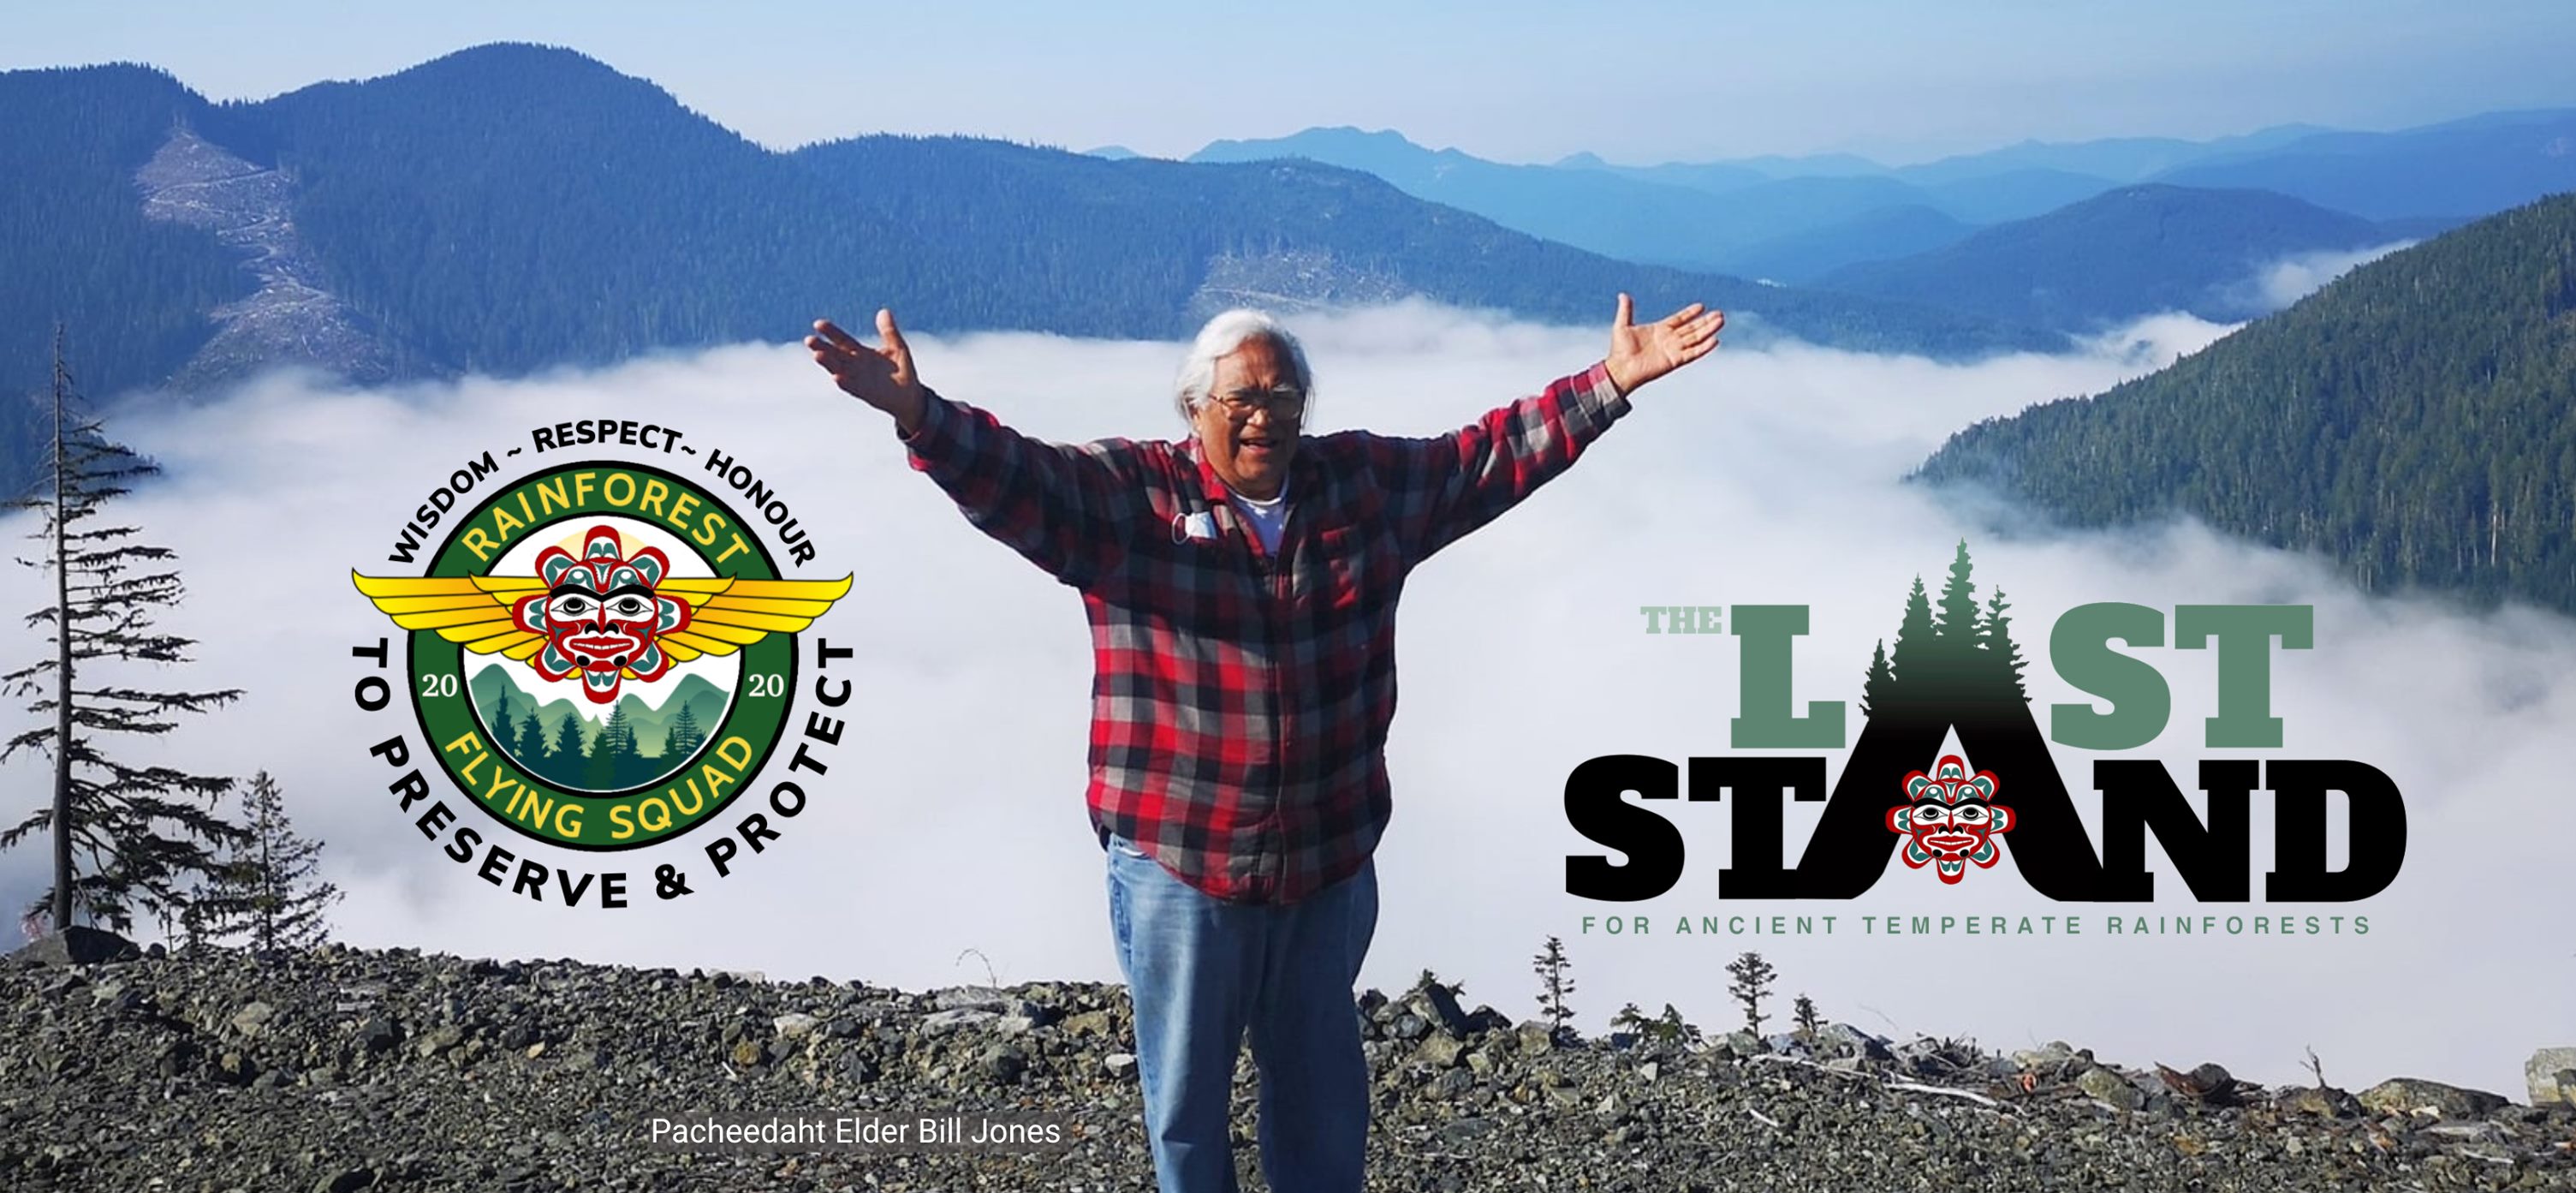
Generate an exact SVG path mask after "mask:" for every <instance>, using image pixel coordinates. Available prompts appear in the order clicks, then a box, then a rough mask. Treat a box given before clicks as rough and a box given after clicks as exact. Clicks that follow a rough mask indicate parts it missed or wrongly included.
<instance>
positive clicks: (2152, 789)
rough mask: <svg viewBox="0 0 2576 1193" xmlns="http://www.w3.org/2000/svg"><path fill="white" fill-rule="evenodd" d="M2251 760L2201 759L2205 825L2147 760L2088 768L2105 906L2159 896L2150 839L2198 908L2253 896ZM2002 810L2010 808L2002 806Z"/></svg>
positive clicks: (2161, 769)
mask: <svg viewBox="0 0 2576 1193" xmlns="http://www.w3.org/2000/svg"><path fill="white" fill-rule="evenodd" d="M2256 770H2257V767H2256V764H2255V763H2254V761H2253V760H2252V759H2250V758H2249V759H2219V758H2205V759H2202V760H2201V763H2200V788H2201V790H2203V791H2206V792H2208V793H2209V823H2208V824H2206V825H2204V824H2202V823H2201V821H2200V817H2199V815H2198V814H2196V813H2194V812H2193V811H2192V810H2191V801H2190V800H2189V799H2188V798H2186V797H2185V796H2184V795H2183V793H2182V790H2181V789H2180V788H2178V787H2175V786H2174V781H2173V776H2171V775H2169V774H2166V773H2165V764H2164V763H2161V762H2158V761H2156V760H2154V759H2152V758H2103V759H2098V760H2096V761H2095V762H2094V763H2093V785H2094V786H2095V787H2098V788H2100V789H2101V790H2102V885H2101V886H2100V887H2099V888H2097V893H2096V894H2095V895H2094V896H2093V897H2094V899H2095V901H2097V902H2104V903H2145V902H2148V901H2150V900H2153V899H2154V898H2155V897H2156V876H2155V875H2153V874H2149V873H2147V833H2148V832H2150V831H2153V832H2154V833H2155V835H2156V844H2157V845H2159V846H2162V847H2163V848H2164V851H2165V856H2166V857H2167V858H2170V859H2172V861H2173V867H2174V871H2175V873H2178V874H2180V875H2182V880H2183V882H2184V884H2185V885H2188V886H2189V887H2191V893H2192V895H2193V897H2195V898H2197V899H2199V900H2200V901H2201V902H2203V903H2244V902H2247V901H2249V900H2251V899H2252V898H2253V897H2254V879H2253V876H2252V874H2251V873H2250V872H2249V871H2248V870H2247V865H2248V863H2249V861H2250V860H2251V859H2252V858H2253V856H2254V815H2253V811H2252V804H2253V799H2254V782H2255V778H2256ZM2006 806H2010V802H2009V801H2006Z"/></svg>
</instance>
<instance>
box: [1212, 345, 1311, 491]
mask: <svg viewBox="0 0 2576 1193" xmlns="http://www.w3.org/2000/svg"><path fill="white" fill-rule="evenodd" d="M1296 384H1297V374H1296V370H1295V369H1293V368H1291V367H1290V365H1289V363H1288V355H1287V353H1284V352H1281V351H1280V350H1279V346H1278V345H1277V344H1274V343H1272V342H1271V341H1270V340H1268V339H1267V338H1264V337H1260V336H1255V337H1253V338H1252V339H1249V340H1245V341H1244V342H1243V346H1242V347H1240V348H1237V349H1235V350H1234V351H1232V352H1229V353H1227V354H1226V355H1224V356H1221V357H1218V358H1217V362H1216V383H1215V384H1214V385H1213V386H1211V387H1210V388H1209V391H1208V396H1207V397H1205V398H1203V399H1201V400H1200V401H1199V404H1198V408H1197V409H1196V410H1195V411H1193V412H1192V414H1191V423H1192V425H1193V426H1194V427H1196V428H1197V431H1198V436H1199V447H1200V448H1201V449H1202V450H1204V451H1206V452H1207V458H1208V466H1209V467H1210V468H1211V469H1214V470H1215V472H1216V475H1217V479H1218V480H1221V481H1224V482H1225V485H1226V487H1227V488H1229V489H1232V490H1234V491H1235V492H1237V493H1240V494H1242V495H1244V496H1246V497H1251V498H1255V499H1268V498H1270V497H1274V496H1276V495H1278V493H1279V486H1280V485H1281V484H1282V483H1283V482H1285V481H1286V480H1287V479H1288V461H1289V460H1290V459H1291V458H1293V457H1295V456H1296V454H1297V429H1298V422H1299V419H1300V418H1301V417H1302V416H1303V413H1304V395H1303V394H1302V393H1297V392H1296V391H1295V389H1294V387H1295V385H1296Z"/></svg>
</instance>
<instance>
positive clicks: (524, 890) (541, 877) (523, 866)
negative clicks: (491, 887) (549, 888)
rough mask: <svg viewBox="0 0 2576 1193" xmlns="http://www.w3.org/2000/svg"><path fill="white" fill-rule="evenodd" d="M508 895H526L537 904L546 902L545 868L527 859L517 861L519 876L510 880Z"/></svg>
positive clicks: (539, 863)
mask: <svg viewBox="0 0 2576 1193" xmlns="http://www.w3.org/2000/svg"><path fill="white" fill-rule="evenodd" d="M510 893H511V894H513V895H526V896H527V897H529V898H531V899H534V900H536V901H537V902H539V903H543V902H545V901H546V867H545V865H544V863H542V862H538V861H534V860H532V859H528V858H521V859H520V860H519V876H518V877H517V878H514V879H511V880H510Z"/></svg>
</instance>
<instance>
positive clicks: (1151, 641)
mask: <svg viewBox="0 0 2576 1193" xmlns="http://www.w3.org/2000/svg"><path fill="white" fill-rule="evenodd" d="M1632 316H1633V307H1632V304H1631V303H1630V301H1629V298H1628V296H1627V295H1625V294H1622V295H1620V296H1619V311H1618V316H1617V318H1616V319H1615V321H1614V322H1613V323H1612V324H1611V328H1610V352H1609V355H1608V356H1607V357H1605V358H1604V359H1603V360H1602V361H1601V363H1599V364H1596V365H1593V366H1592V367H1591V368H1589V369H1586V370H1584V371H1583V372H1580V373H1576V374H1574V375H1573V376H1570V377H1565V378H1561V379H1559V380H1557V381H1554V382H1551V383H1550V384H1549V385H1548V386H1547V387H1546V389H1545V390H1543V391H1542V392H1540V393H1539V394H1537V395H1536V396H1533V397H1528V398H1523V399H1521V400H1520V401H1517V402H1514V403H1512V404H1511V405H1509V406H1505V407H1503V408H1502V409H1499V410H1495V411H1493V412H1492V413H1490V414H1487V415H1486V416H1485V417H1483V418H1482V419H1479V420H1477V422H1476V423H1474V424H1473V425H1471V426H1468V427H1467V428H1465V429H1463V430H1460V431H1458V432H1456V433H1454V434H1449V435H1443V436H1437V437H1433V438H1426V439H1399V438H1391V437H1388V436H1382V435H1373V434H1369V433H1367V432H1364V431H1341V432H1336V433H1333V434H1329V435H1309V434H1306V433H1304V420H1305V416H1306V413H1307V410H1308V403H1309V401H1310V400H1311V395H1312V394H1313V392H1314V377H1313V374H1312V373H1311V372H1310V371H1309V370H1308V368H1307V365H1306V356H1305V353H1304V351H1303V350H1302V349H1301V348H1300V347H1299V346H1298V343H1297V339H1296V337H1294V336H1292V335H1290V334H1289V333H1288V332H1287V331H1286V330H1285V329H1284V328H1282V327H1280V326H1279V325H1278V324H1277V323H1276V322H1274V321H1273V320H1271V319H1270V318H1269V317H1268V316H1265V315H1262V314H1259V313H1257V312H1252V311H1229V312H1226V313H1225V314H1222V315H1219V316H1217V317H1216V318H1215V319H1213V320H1211V321H1210V322H1209V323H1208V325H1207V327H1206V328H1205V329H1204V330H1202V331H1201V332H1200V333H1199V336H1198V339H1197V342H1196V343H1195V344H1194V345H1192V347H1191V350H1190V354H1189V357H1188V360H1187V361H1186V363H1184V365H1183V366H1182V368H1181V372H1180V378H1179V383H1178V386H1177V390H1178V394H1177V403H1178V406H1179V409H1180V414H1181V417H1182V418H1183V419H1184V420H1186V421H1187V422H1188V424H1189V426H1190V432H1191V433H1190V435H1189V436H1188V437H1187V438H1185V439H1182V440H1179V441H1176V442H1145V443H1139V442H1132V441H1129V440H1123V439H1110V440H1102V441H1099V442H1096V443H1087V444H1082V445H1078V446H1077V445H1068V444H1055V443H1045V442H1041V441H1038V440H1035V439H1031V438H1029V437H1027V436H1024V435H1021V434H1019V433H1017V432H1015V431H1012V430H1011V429H1010V428H1008V427H1005V426H1003V425H1002V424H1001V423H1000V422H999V421H998V420H996V419H995V418H994V417H993V416H992V415H990V414H986V413H984V412H983V411H980V410H977V409H975V408H974V407H971V406H967V405H964V404H961V403H958V402H954V401H950V400H948V399H945V398H942V397H940V396H938V395H937V394H934V393H932V392H931V391H929V390H928V389H926V388H924V387H923V385H922V383H921V379H920V375H919V374H918V373H917V372H916V371H915V369H914V367H913V360H912V353H911V351H910V350H909V349H908V348H907V347H905V345H904V341H903V335H902V333H901V332H900V331H898V330H897V329H896V327H895V323H894V316H893V314H892V313H891V312H888V311H879V312H877V332H878V335H879V337H880V341H881V346H879V347H875V348H870V347H868V346H866V345H864V344H861V343H860V342H858V341H857V340H855V339H853V338H852V337H851V336H850V335H849V334H848V333H847V332H844V331H842V330H841V329H840V328H838V327H835V326H833V325H832V324H831V323H829V322H818V323H816V324H815V325H814V328H815V334H814V335H813V336H812V337H811V338H809V339H807V340H806V341H805V343H806V346H807V347H808V348H811V349H812V350H813V353H814V360H815V362H816V363H817V364H819V365H821V366H822V367H823V368H824V369H825V370H827V371H829V372H830V373H831V374H832V377H833V379H834V380H835V381H837V382H838V383H839V384H840V387H841V388H842V389H843V390H845V391H847V392H848V393H850V394H851V395H853V396H855V397H857V398H859V399H860V400H861V401H864V402H866V403H867V404H869V405H871V406H874V407H876V408H877V409H879V410H882V411H885V412H886V413H888V414H891V415H893V416H894V420H895V424H896V426H897V428H898V429H899V430H900V432H901V435H902V439H903V442H904V444H905V445H906V446H907V447H908V448H909V449H910V452H911V460H912V465H913V467H915V468H917V469H920V470H921V471H923V472H926V473H928V474H929V475H930V477H931V479H932V480H933V481H935V482H936V483H937V484H938V485H939V486H940V487H941V488H942V489H944V490H946V491H947V492H948V494H949V495H950V496H951V497H953V498H955V499H956V501H957V504H958V506H959V507H960V508H961V509H963V510H964V511H965V513H966V517H967V519H968V520H970V521H972V522H973V523H974V524H975V525H976V526H977V527H979V528H981V529H982V530H983V531H984V532H985V533H987V534H989V535H991V536H993V537H994V538H997V539H1000V540H1001V541H1002V542H1004V543H1006V544H1008V545H1009V546H1010V547H1011V548H1012V549H1013V550H1015V551H1018V552H1019V553H1020V554H1022V555H1024V556H1026V557H1027V558H1028V559H1029V560H1030V561H1031V562H1033V563H1035V564H1037V565H1038V566H1039V567H1041V568H1044V569H1046V571H1047V572H1048V574H1050V575H1052V576H1054V577H1056V578H1057V579H1058V580H1061V581H1063V582H1064V583H1065V584H1068V585H1070V586H1072V587H1073V588H1074V589H1076V590H1077V591H1079V592H1080V593H1081V594H1082V599H1083V605H1084V608H1085V609H1086V610H1087V611H1088V613H1089V615H1090V619H1091V630H1092V647H1093V650H1094V652H1095V655H1096V660H1097V665H1098V673H1097V675H1096V677H1095V679H1094V680H1093V683H1092V711H1091V784H1090V792H1089V798H1090V805H1091V823H1092V826H1093V828H1094V830H1095V831H1096V833H1097V834H1098V836H1099V838H1100V841H1101V844H1102V846H1103V848H1104V849H1105V850H1106V851H1107V853H1108V862H1107V868H1108V875H1107V880H1106V883H1107V888H1108V896H1109V919H1110V925H1111V931H1112V935H1113V937H1114V939H1115V941H1116V944H1117V949H1118V961H1119V966H1120V968H1121V969H1122V970H1123V971H1124V972H1125V974H1126V977H1127V986H1128V991H1129V994H1130V996H1131V998H1132V999H1133V1002H1134V1006H1135V1012H1136V1045H1137V1046H1136V1054H1137V1061H1138V1068H1139V1070H1140V1073H1139V1076H1140V1078H1141V1080H1142V1082H1143V1085H1144V1096H1145V1122H1146V1128H1147V1133H1148V1136H1149V1139H1150V1141H1151V1145H1152V1148H1153V1154H1154V1168H1155V1172H1156V1175H1157V1177H1158V1179H1159V1180H1160V1182H1161V1187H1162V1190H1163V1193H1210V1191H1216V1190H1231V1189H1233V1188H1234V1187H1235V1179H1234V1161H1233V1156H1232V1148H1231V1140H1230V1137H1229V1130H1228V1128H1229V1118H1230V1107H1229V1099H1230V1095H1231V1093H1232V1085H1233V1073H1234V1063H1235V1053H1236V1050H1237V1048H1238V1047H1239V1046H1240V1043H1241V1041H1242V1039H1243V1037H1244V1034H1245V1033H1246V1032H1247V1031H1249V1032H1250V1034H1251V1040H1252V1055H1253V1061H1254V1064H1255V1065H1256V1067H1257V1068H1258V1070H1259V1073H1260V1079H1261V1083H1260V1099H1261V1115H1260V1138H1261V1167H1262V1172H1263V1174H1264V1175H1265V1176H1266V1177H1267V1178H1268V1179H1269V1183H1270V1186H1271V1187H1272V1188H1274V1189H1277V1190H1281V1191H1282V1193H1306V1191H1309V1190H1356V1189H1358V1188H1360V1179H1361V1171H1362V1158H1363V1154H1364V1152H1365V1150H1366V1147H1367V1143H1368V1119H1369V1110H1368V1067H1367V1063H1366V1061H1365V1060H1364V1058H1363V1057H1362V1055H1361V1052H1360V1030H1359V1017H1358V1014H1357V1012H1356V1010H1355V1008H1354V1007H1353V1004H1352V1001H1351V988H1352V986H1353V985H1354V984H1355V983H1356V982H1357V981H1358V978H1359V969H1360V961H1361V958H1362V957H1363V956H1365V955H1366V954H1367V952H1368V946H1369V939H1370V937H1371V935H1372V934H1373V933H1374V931H1375V929H1376V925H1377V878H1376V871H1375V869H1374V867H1373V866H1372V864H1371V862H1370V858H1371V855H1372V854H1373V853H1374V852H1375V850H1376V848H1377V844H1378V838H1379V835H1380V834H1381V833H1382V832H1384V830H1385V828H1386V823H1387V812H1388V793H1387V776H1386V734H1387V726H1388V723H1389V722H1390V721H1391V720H1392V719H1393V717H1394V714H1395V607H1396V598H1397V597H1398V595H1400V594H1401V593H1402V592H1403V590H1404V580H1405V576H1406V574H1407V573H1408V572H1410V571H1411V570H1412V568H1413V566H1414V565H1415V564H1417V563H1420V562H1421V561H1423V560H1424V559H1427V558H1429V557H1430V556H1431V555H1432V553H1434V552H1436V551H1438V550H1440V548H1442V547H1444V546H1447V545H1448V544H1449V543H1451V542H1453V541H1455V540H1456V539H1457V538H1458V537H1459V536H1460V535H1463V534H1466V533H1467V532H1469V531H1471V530H1474V529H1476V528H1477V527H1479V526H1482V525H1484V524H1485V523H1487V522H1489V521H1491V520H1493V519H1494V517H1495V516H1497V515H1499V514H1501V513H1502V512H1503V511H1504V510H1506V509H1509V508H1511V506H1512V505H1513V504H1515V503H1517V502H1518V501H1520V500H1521V499H1522V498H1523V497H1526V496H1528V495H1529V494H1530V492H1531V491H1532V490H1534V489H1536V488H1538V486H1539V485H1541V484H1543V483H1545V482H1546V481H1547V480H1548V478H1550V477H1553V476H1555V475H1556V474H1557V473H1559V472H1562V471H1564V470H1565V468H1566V467H1567V466H1568V465H1571V464H1572V463H1574V460H1575V457H1576V456H1578V455H1580V454H1581V453H1582V452H1583V450H1584V448H1585V447H1586V446H1587V445H1589V444H1590V443H1591V442H1592V440H1593V438H1594V437H1595V436H1598V435H1599V434H1600V433H1601V432H1602V431H1603V430H1605V429H1606V428H1608V427H1609V425H1610V423H1611V422H1612V421H1613V420H1615V419H1617V418H1619V417H1620V416H1621V415H1623V414H1626V413H1627V412H1628V395H1629V394H1631V393H1633V392H1635V391H1636V389H1637V387H1638V386H1641V385H1644V384H1645V383H1647V382H1649V381H1652V380H1654V379H1656V378H1658V377H1661V376H1663V375H1664V374H1666V373H1669V372H1671V371H1672V370H1674V369H1676V368H1679V367H1681V366H1682V365H1684V364H1688V363H1689V362H1691V361H1693V360H1697V359H1699V358H1700V357H1701V356H1704V355H1706V354H1707V353H1708V352H1709V351H1710V349H1712V348H1714V347H1715V346H1716V344H1717V333H1718V330H1719V328H1721V327H1723V326H1724V325H1725V321H1726V320H1725V316H1724V315H1723V314H1722V313H1719V312H1714V311H1710V312H1703V311H1702V309H1701V308H1700V307H1699V306H1698V305H1696V304H1695V305H1692V306H1690V307H1686V308H1684V309H1683V310H1681V311H1678V312H1676V313H1674V314H1673V315H1672V316H1671V317H1669V318H1666V319H1664V320H1662V321H1660V322H1656V323H1651V324H1646V325H1643V326H1639V325H1637V324H1635V323H1633V322H1631V319H1632Z"/></svg>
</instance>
